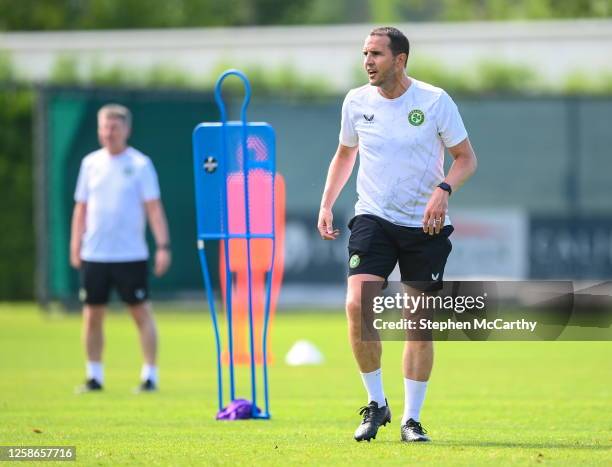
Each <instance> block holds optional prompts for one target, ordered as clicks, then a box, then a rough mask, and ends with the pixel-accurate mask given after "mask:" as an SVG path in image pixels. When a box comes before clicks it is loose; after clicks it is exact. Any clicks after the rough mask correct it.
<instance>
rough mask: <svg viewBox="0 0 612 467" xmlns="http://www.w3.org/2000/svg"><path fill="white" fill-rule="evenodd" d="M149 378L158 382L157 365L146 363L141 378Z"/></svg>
mask: <svg viewBox="0 0 612 467" xmlns="http://www.w3.org/2000/svg"><path fill="white" fill-rule="evenodd" d="M148 379H150V380H151V381H153V382H154V383H155V384H157V367H156V366H153V365H147V364H146V363H145V364H144V365H142V370H141V371H140V380H141V381H143V382H144V381H146V380H148Z"/></svg>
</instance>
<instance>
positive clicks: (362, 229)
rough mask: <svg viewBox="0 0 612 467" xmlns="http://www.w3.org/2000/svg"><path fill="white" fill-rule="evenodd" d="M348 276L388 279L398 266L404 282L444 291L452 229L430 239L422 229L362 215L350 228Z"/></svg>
mask: <svg viewBox="0 0 612 467" xmlns="http://www.w3.org/2000/svg"><path fill="white" fill-rule="evenodd" d="M348 227H349V229H350V231H351V236H350V238H349V243H348V253H349V264H348V265H349V270H348V274H349V276H352V275H355V274H373V275H376V276H380V277H383V278H384V279H385V280H386V279H387V278H388V277H389V275H390V274H391V272H392V271H393V269H395V265H396V264H398V263H399V268H400V273H401V280H402V282H419V283H423V284H422V286H421V287H418V288H419V289H427V290H438V289H440V288H441V287H442V280H443V278H444V267H445V266H446V260H447V258H448V255H449V254H450V252H451V250H452V245H451V241H450V239H449V238H448V237H449V236H450V235H451V234H452V233H453V230H454V228H453V226H452V225H446V226H444V227H443V228H442V230H440V233H439V234H434V235H429V234H427V233H425V232H424V231H423V229H422V228H421V227H404V226H401V225H396V224H393V223H392V222H389V221H387V220H385V219H382V218H380V217H378V216H374V215H371V214H361V215H358V216H355V217H353V218H352V219H351V221H350V222H349V224H348Z"/></svg>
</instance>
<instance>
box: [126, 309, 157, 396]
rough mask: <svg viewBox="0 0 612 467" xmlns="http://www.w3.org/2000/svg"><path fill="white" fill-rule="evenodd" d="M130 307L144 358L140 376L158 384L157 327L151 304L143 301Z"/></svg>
mask: <svg viewBox="0 0 612 467" xmlns="http://www.w3.org/2000/svg"><path fill="white" fill-rule="evenodd" d="M129 308H130V313H131V314H132V318H133V319H134V322H135V323H136V326H137V327H138V333H139V335H140V346H141V348H142V356H143V359H144V365H143V366H142V372H141V374H140V378H141V380H142V381H143V382H146V381H147V380H150V381H151V382H152V383H153V384H154V385H157V380H158V375H157V327H156V325H155V319H154V318H153V314H152V313H151V306H150V304H149V302H142V303H139V304H136V305H130V307H129Z"/></svg>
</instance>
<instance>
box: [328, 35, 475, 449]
mask: <svg viewBox="0 0 612 467" xmlns="http://www.w3.org/2000/svg"><path fill="white" fill-rule="evenodd" d="M409 51H410V45H409V42H408V39H407V38H406V37H405V36H404V34H402V32H401V31H399V30H397V29H395V28H390V27H383V28H376V29H374V30H372V32H370V34H369V35H368V37H367V38H366V41H365V44H364V47H363V55H364V68H365V70H366V72H367V74H368V78H369V83H368V84H366V85H365V86H362V87H360V88H356V89H352V90H351V91H350V92H349V93H348V94H347V96H346V98H345V100H344V104H343V106H342V123H341V129H340V138H339V139H340V144H339V145H338V149H337V150H336V154H335V155H334V157H333V159H332V161H331V164H330V167H329V172H328V175H327V182H326V184H325V190H324V192H323V198H322V200H321V209H320V212H319V221H318V229H319V233H320V235H321V237H322V238H323V239H325V240H335V239H336V238H337V236H338V234H339V230H337V229H334V227H333V216H332V206H333V204H334V202H335V201H336V199H337V197H338V195H339V193H340V191H341V190H342V188H343V187H344V185H345V184H346V182H347V180H348V178H349V177H350V174H351V172H352V170H353V166H354V164H355V160H356V158H357V153H358V152H359V156H360V157H359V160H360V163H359V172H358V176H357V193H358V201H357V204H356V206H355V217H354V218H353V219H352V220H351V221H350V223H349V228H350V230H351V236H350V239H349V245H348V250H349V262H348V267H349V277H348V287H347V298H346V313H347V318H348V324H349V339H350V342H351V347H352V350H353V354H354V356H355V359H356V360H357V364H358V366H359V369H360V372H361V377H362V380H363V383H364V386H365V388H366V390H367V393H368V404H367V405H366V406H364V407H362V409H361V412H360V414H361V415H363V420H362V422H361V424H360V425H359V427H358V428H357V430H356V431H355V435H354V437H355V439H356V440H357V441H364V440H365V441H370V440H371V439H373V438H375V437H376V434H377V432H378V428H379V427H380V426H381V425H383V426H384V425H386V424H387V423H388V422H390V421H391V411H390V410H389V407H388V404H387V400H386V398H385V393H384V390H383V383H382V371H381V353H382V346H381V343H380V342H379V341H378V342H377V341H373V342H367V341H365V340H362V339H361V324H362V321H361V319H362V309H361V293H362V289H361V285H362V283H363V282H364V281H368V282H379V283H380V284H381V285H380V288H381V289H382V288H384V284H385V282H386V280H387V278H388V276H389V274H390V273H391V272H392V270H393V269H394V268H395V266H396V264H398V263H399V267H400V272H401V278H402V281H411V282H413V281H418V283H420V284H422V286H421V287H422V289H420V290H422V291H423V292H431V293H435V292H434V291H436V290H437V289H439V288H440V287H441V282H442V279H443V275H444V266H445V265H446V259H447V257H448V254H449V253H450V250H451V244H450V240H449V238H448V237H449V235H450V234H451V233H452V230H453V227H452V225H451V224H450V219H449V217H448V216H447V208H448V198H449V196H450V195H451V193H452V192H453V191H455V190H457V188H459V187H460V186H461V185H462V184H463V183H464V182H465V181H466V180H467V179H468V178H469V177H470V176H471V175H472V174H473V173H474V171H475V170H476V156H475V154H474V151H473V149H472V146H471V144H470V141H469V139H468V136H467V132H466V130H465V127H464V125H463V122H462V120H461V116H460V115H459V112H458V110H457V106H456V105H455V103H454V102H453V101H452V99H451V98H450V97H449V95H448V94H447V93H446V92H444V90H442V89H440V88H437V87H434V86H432V85H429V84H427V83H424V82H421V81H418V80H416V79H414V78H411V77H408V76H407V75H406V72H405V68H406V63H407V60H408V54H409ZM445 148H447V149H448V151H449V152H450V154H451V156H452V157H453V164H452V166H451V168H450V170H449V172H448V174H447V175H446V176H445V175H444V149H445ZM413 283H414V282H413ZM417 290H419V289H417ZM364 311H365V310H364ZM432 366H433V343H432V342H431V339H429V340H407V341H406V344H405V348H404V355H403V373H404V388H405V400H404V414H403V417H402V420H401V428H400V433H401V439H402V441H406V442H413V441H429V437H428V436H427V435H426V434H425V433H426V432H425V430H424V429H423V427H422V425H421V423H420V412H421V407H422V405H423V401H424V399H425V390H426V387H427V381H428V380H429V376H430V374H431V369H432Z"/></svg>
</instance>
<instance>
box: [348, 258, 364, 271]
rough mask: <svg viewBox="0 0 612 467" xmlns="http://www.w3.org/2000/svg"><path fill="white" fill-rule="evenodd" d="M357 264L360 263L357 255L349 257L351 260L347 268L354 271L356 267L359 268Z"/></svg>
mask: <svg viewBox="0 0 612 467" xmlns="http://www.w3.org/2000/svg"><path fill="white" fill-rule="evenodd" d="M359 263H361V259H360V258H359V255H353V256H351V259H350V260H349V267H350V268H351V269H355V268H356V267H357V266H359Z"/></svg>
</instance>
